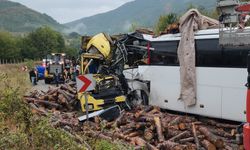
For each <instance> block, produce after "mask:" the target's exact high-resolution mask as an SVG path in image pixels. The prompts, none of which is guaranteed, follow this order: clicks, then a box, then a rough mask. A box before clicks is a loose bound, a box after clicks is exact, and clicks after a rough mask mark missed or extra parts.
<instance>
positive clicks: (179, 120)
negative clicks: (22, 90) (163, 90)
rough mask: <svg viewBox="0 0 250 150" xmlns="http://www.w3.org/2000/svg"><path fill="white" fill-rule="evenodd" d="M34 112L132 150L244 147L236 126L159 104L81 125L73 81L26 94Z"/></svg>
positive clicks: (228, 149) (61, 125)
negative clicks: (108, 120)
mask: <svg viewBox="0 0 250 150" xmlns="http://www.w3.org/2000/svg"><path fill="white" fill-rule="evenodd" d="M25 100H26V102H27V103H28V104H29V105H30V107H31V108H32V111H33V112H34V113H38V114H40V115H48V114H52V115H49V116H50V117H51V119H50V120H51V125H52V126H54V127H59V128H62V129H67V130H68V129H69V130H71V131H72V132H75V133H76V132H82V133H83V134H84V135H85V136H89V137H93V138H103V139H106V140H110V141H113V140H121V141H123V142H125V143H130V144H131V145H133V146H134V147H135V149H137V148H139V149H141V148H142V147H143V148H146V149H150V150H157V149H159V150H161V149H163V150H183V149H184V150H196V149H197V150H202V149H204V150H206V149H207V150H216V149H222V150H223V149H225V150H238V149H239V150H240V149H243V146H242V141H241V138H240V137H241V134H240V133H237V131H236V128H237V127H238V125H235V124H225V123H219V122H217V121H215V120H212V119H207V118H202V119H201V118H196V117H193V116H187V115H176V114H172V113H168V112H163V111H161V110H160V109H159V108H158V107H153V106H138V107H137V108H135V109H133V110H131V111H122V112H121V115H120V116H119V117H118V118H117V119H116V120H114V121H112V122H107V121H105V120H102V119H101V118H99V117H95V118H94V119H93V120H92V121H89V122H85V123H83V124H80V123H79V122H78V119H77V117H78V115H77V112H76V110H74V105H75V103H76V102H77V97H76V87H75V83H68V84H63V85H61V86H60V87H58V88H50V89H49V90H48V91H47V92H42V91H33V92H32V93H31V94H30V95H29V96H25Z"/></svg>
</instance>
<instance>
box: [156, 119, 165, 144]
mask: <svg viewBox="0 0 250 150" xmlns="http://www.w3.org/2000/svg"><path fill="white" fill-rule="evenodd" d="M154 122H155V126H156V131H157V135H158V140H159V142H163V141H164V140H165V138H164V136H163V133H162V125H161V121H160V118H159V117H154Z"/></svg>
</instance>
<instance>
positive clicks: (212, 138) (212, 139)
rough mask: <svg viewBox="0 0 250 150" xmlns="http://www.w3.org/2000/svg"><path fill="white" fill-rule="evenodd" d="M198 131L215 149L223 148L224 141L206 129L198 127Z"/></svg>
mask: <svg viewBox="0 0 250 150" xmlns="http://www.w3.org/2000/svg"><path fill="white" fill-rule="evenodd" d="M199 131H200V132H201V133H202V134H203V135H205V137H206V138H207V139H208V140H209V141H210V142H212V143H213V144H214V145H215V146H216V148H223V147H224V141H223V140H222V138H219V137H218V136H216V135H214V134H213V133H212V132H210V131H209V130H208V128H206V127H203V126H200V127H199Z"/></svg>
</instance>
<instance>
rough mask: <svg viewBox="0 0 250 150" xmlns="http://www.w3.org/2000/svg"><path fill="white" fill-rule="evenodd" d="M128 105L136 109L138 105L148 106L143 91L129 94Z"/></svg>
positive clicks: (146, 97)
mask: <svg viewBox="0 0 250 150" xmlns="http://www.w3.org/2000/svg"><path fill="white" fill-rule="evenodd" d="M129 103H130V105H131V107H136V106H139V105H148V103H149V101H148V95H147V93H146V92H145V91H143V90H135V91H133V92H131V94H130V97H129Z"/></svg>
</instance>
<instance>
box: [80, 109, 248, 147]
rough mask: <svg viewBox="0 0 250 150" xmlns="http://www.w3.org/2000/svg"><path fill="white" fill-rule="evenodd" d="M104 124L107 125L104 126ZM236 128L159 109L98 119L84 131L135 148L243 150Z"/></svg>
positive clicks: (86, 125)
mask: <svg viewBox="0 0 250 150" xmlns="http://www.w3.org/2000/svg"><path fill="white" fill-rule="evenodd" d="M103 124H104V125H103ZM236 128H237V125H232V124H225V123H219V122H216V121H214V120H211V119H204V118H203V119H199V120H198V119H196V118H195V117H191V116H182V115H175V114H170V113H167V112H162V111H160V109H159V108H157V107H152V106H147V107H143V106H140V107H138V108H136V109H134V110H132V111H130V112H125V111H124V112H122V113H121V115H120V117H119V118H117V119H116V120H115V121H113V122H105V121H104V123H103V121H101V123H100V119H99V118H97V117H96V118H95V119H94V121H93V122H88V123H85V124H84V126H83V127H82V130H83V131H84V133H85V134H87V135H88V136H93V137H94V138H96V137H99V138H104V139H106V140H111V141H113V140H114V139H120V140H123V141H126V142H128V143H130V144H132V145H134V146H135V147H136V148H137V147H138V148H139V149H141V148H142V147H144V148H146V149H150V150H157V149H162V150H196V149H198V150H202V149H204V150H206V149H207V150H216V149H225V150H240V149H243V146H242V143H241V142H240V141H239V140H236V137H237V136H238V134H237V132H236Z"/></svg>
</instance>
